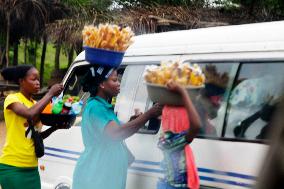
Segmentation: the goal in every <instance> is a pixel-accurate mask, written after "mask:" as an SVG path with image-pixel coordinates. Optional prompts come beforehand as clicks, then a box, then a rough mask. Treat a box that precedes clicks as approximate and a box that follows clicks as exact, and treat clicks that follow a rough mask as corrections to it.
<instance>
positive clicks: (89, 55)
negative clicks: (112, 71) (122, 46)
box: [84, 46, 124, 67]
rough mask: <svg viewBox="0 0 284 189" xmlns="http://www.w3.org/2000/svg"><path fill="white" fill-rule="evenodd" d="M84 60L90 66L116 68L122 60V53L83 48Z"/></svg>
mask: <svg viewBox="0 0 284 189" xmlns="http://www.w3.org/2000/svg"><path fill="white" fill-rule="evenodd" d="M84 49H85V59H86V60H87V61H88V62H90V63H91V64H99V65H106V66H112V67H118V66H119V65H120V64H121V62H122V59H123V56H124V52H118V51H111V50H106V49H98V48H92V47H87V46H84Z"/></svg>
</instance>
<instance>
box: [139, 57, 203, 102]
mask: <svg viewBox="0 0 284 189" xmlns="http://www.w3.org/2000/svg"><path fill="white" fill-rule="evenodd" d="M144 79H145V81H146V85H147V90H148V95H149V97H150V99H151V100H152V101H153V102H159V103H160V104H169V105H182V101H181V98H180V97H179V95H178V94H176V93H173V92H170V91H168V90H167V89H166V84H167V83H168V82H169V81H170V80H173V81H175V82H177V83H179V84H180V85H182V86H184V87H185V88H186V89H187V91H188V93H189V95H190V97H191V98H192V100H194V98H195V97H196V95H197V94H198V89H200V88H203V87H204V83H205V75H204V74H203V72H202V69H201V68H200V67H199V66H198V65H197V64H193V65H191V64H190V63H183V62H180V61H166V62H161V65H160V66H156V65H151V66H147V67H146V69H145V72H144Z"/></svg>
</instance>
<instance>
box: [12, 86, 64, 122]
mask: <svg viewBox="0 0 284 189" xmlns="http://www.w3.org/2000/svg"><path fill="white" fill-rule="evenodd" d="M62 90H63V85H61V84H55V85H53V86H52V87H51V89H50V90H49V91H48V92H47V93H46V95H44V97H43V98H42V99H41V100H39V101H38V102H37V103H36V104H35V105H33V106H32V107H31V108H27V107H26V106H25V105H23V104H22V103H20V102H15V103H12V104H10V105H9V106H8V107H7V109H10V110H12V111H13V112H15V113H16V114H17V115H19V116H22V117H24V118H26V119H28V120H36V117H37V116H38V115H39V114H40V112H42V111H43V109H44V108H45V106H46V105H47V104H48V103H49V102H50V100H51V98H52V97H53V96H57V95H59V94H60V93H61V91H62Z"/></svg>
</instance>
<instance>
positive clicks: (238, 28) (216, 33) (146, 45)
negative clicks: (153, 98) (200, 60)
mask: <svg viewBox="0 0 284 189" xmlns="http://www.w3.org/2000/svg"><path fill="white" fill-rule="evenodd" d="M283 32H284V21H277V22H264V23H256V24H244V25H233V26H220V27H211V28H201V29H192V30H181V31H172V32H164V33H155V34H148V35H141V36H137V37H135V42H134V44H133V45H131V46H130V48H129V49H128V50H127V52H126V54H125V56H133V55H135V56H142V55H166V54H187V53H206V52H211V53H212V52H223V51H229V52H234V51H247V50H248V49H249V50H250V51H255V50H256V51H258V50H263V49H264V48H266V49H267V48H271V50H274V49H281V50H284V35H283ZM244 43H245V44H247V45H245V46H244ZM240 44H242V47H240ZM261 44H265V46H262V45H261ZM240 48H241V49H240Z"/></svg>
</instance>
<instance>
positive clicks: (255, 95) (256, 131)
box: [225, 62, 284, 140]
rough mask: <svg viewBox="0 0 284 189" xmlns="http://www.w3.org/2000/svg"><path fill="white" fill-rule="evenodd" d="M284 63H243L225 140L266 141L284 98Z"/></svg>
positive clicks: (230, 99)
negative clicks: (270, 124)
mask: <svg viewBox="0 0 284 189" xmlns="http://www.w3.org/2000/svg"><path fill="white" fill-rule="evenodd" d="M283 73H284V63H283V62H282V63H280V62H278V63H275V62H274V63H273V62H267V63H243V64H242V65H241V67H240V71H239V74H238V76H237V78H236V81H235V83H234V87H233V89H232V92H231V96H230V98H229V108H228V118H227V126H226V132H225V136H226V137H229V138H242V139H248V140H258V139H266V137H267V132H268V131H269V129H270V127H269V122H270V120H271V117H272V115H273V112H274V110H275V107H276V105H277V103H278V102H279V101H280V99H281V98H283V94H284V74H283Z"/></svg>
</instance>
